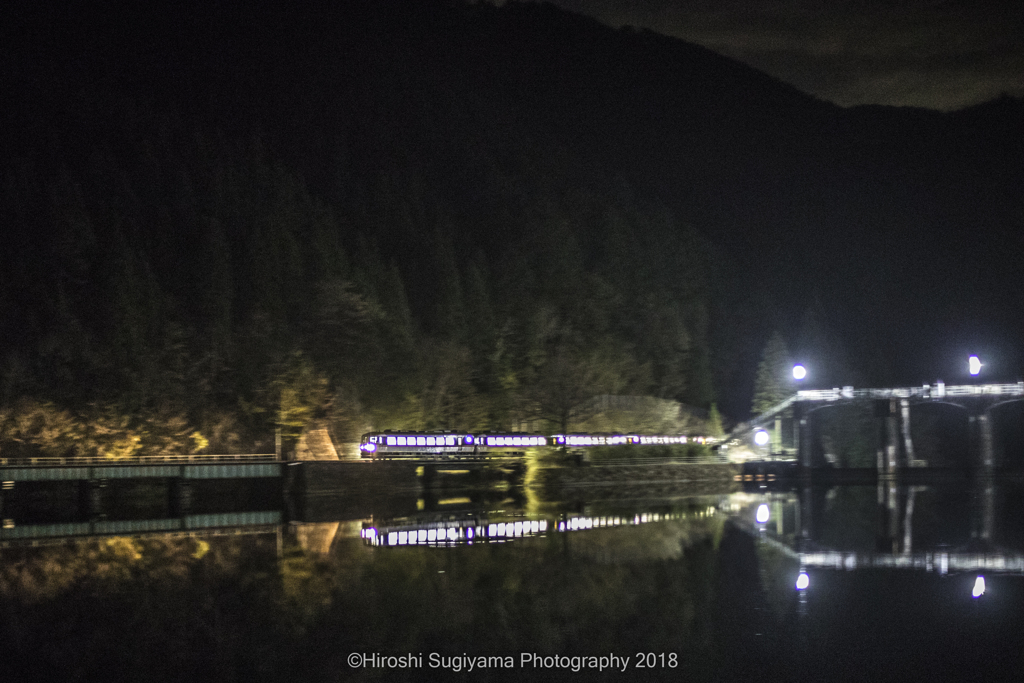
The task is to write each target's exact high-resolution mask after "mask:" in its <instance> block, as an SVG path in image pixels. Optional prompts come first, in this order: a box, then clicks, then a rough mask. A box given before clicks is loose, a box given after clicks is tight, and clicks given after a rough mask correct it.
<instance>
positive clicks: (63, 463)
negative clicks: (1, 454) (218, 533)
mask: <svg viewBox="0 0 1024 683" xmlns="http://www.w3.org/2000/svg"><path fill="white" fill-rule="evenodd" d="M276 460H277V456H276V455H275V454H274V453H238V454H235V453H228V454H223V455H179V454H174V453H167V454H162V455H142V456H138V457H135V458H118V459H113V458H102V457H83V458H76V457H69V458H57V457H42V458H0V467H5V466H16V467H25V466H29V467H68V466H75V465H177V464H189V463H193V464H194V463H200V464H204V463H217V462H234V463H238V462H273V461H276Z"/></svg>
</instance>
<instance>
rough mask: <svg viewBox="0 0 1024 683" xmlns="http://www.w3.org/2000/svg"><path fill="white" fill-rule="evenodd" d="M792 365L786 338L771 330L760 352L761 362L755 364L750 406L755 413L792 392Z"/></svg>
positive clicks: (762, 410) (767, 407)
mask: <svg viewBox="0 0 1024 683" xmlns="http://www.w3.org/2000/svg"><path fill="white" fill-rule="evenodd" d="M792 367H793V363H792V360H791V359H790V356H789V350H788V349H787V348H786V340H785V339H783V338H782V335H781V334H779V332H778V331H776V332H773V333H772V336H771V337H769V339H768V343H767V344H766V345H765V347H764V351H763V352H762V354H761V364H760V365H758V366H757V378H756V379H755V380H754V405H753V407H752V410H753V412H754V414H755V415H760V414H761V413H763V412H764V411H766V410H768V409H770V408H771V407H772V406H774V405H776V404H777V403H779V402H780V401H783V400H785V398H786V397H787V396H789V395H790V394H791V393H792V391H791V388H790V383H789V376H790V372H791V371H792Z"/></svg>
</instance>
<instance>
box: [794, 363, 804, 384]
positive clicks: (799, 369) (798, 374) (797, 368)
mask: <svg viewBox="0 0 1024 683" xmlns="http://www.w3.org/2000/svg"><path fill="white" fill-rule="evenodd" d="M804 377H807V368H805V367H804V366H803V365H801V364H800V363H797V364H796V365H794V366H793V379H795V380H796V381H797V382H799V381H801V380H802V379H803V378H804Z"/></svg>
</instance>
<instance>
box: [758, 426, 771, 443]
mask: <svg viewBox="0 0 1024 683" xmlns="http://www.w3.org/2000/svg"><path fill="white" fill-rule="evenodd" d="M771 438H772V437H771V436H770V435H769V434H768V432H766V431H765V430H763V429H759V430H757V431H756V432H754V443H756V444H757V445H758V446H767V445H768V442H769V441H770V440H771Z"/></svg>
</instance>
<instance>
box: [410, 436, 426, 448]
mask: <svg viewBox="0 0 1024 683" xmlns="http://www.w3.org/2000/svg"><path fill="white" fill-rule="evenodd" d="M409 438H410V439H412V438H415V439H416V443H414V444H413V445H414V446H426V445H427V437H425V436H417V437H409Z"/></svg>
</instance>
